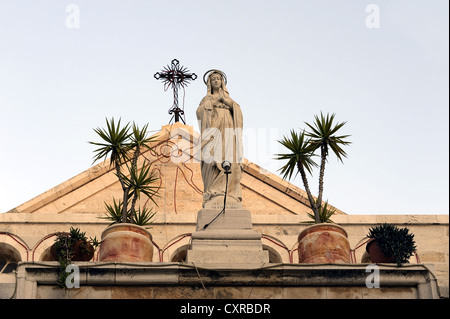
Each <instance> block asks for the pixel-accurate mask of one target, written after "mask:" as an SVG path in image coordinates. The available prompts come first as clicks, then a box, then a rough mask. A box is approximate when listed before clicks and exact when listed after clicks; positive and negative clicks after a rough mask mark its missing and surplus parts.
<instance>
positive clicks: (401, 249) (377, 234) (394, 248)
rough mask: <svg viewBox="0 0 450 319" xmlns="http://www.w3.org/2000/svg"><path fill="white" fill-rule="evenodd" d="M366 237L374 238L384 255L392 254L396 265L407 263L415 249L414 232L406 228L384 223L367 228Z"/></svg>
mask: <svg viewBox="0 0 450 319" xmlns="http://www.w3.org/2000/svg"><path fill="white" fill-rule="evenodd" d="M367 237H368V238H371V239H374V240H375V241H376V242H377V244H378V246H379V247H380V249H381V251H382V252H383V253H384V254H385V255H386V256H392V257H393V258H394V260H395V262H396V263H397V265H398V266H401V265H403V264H406V263H409V258H410V257H411V256H412V255H413V254H414V252H415V251H416V242H415V240H414V234H412V233H410V232H409V229H408V228H399V227H397V226H396V225H393V224H388V223H384V224H382V225H378V226H375V227H372V228H370V229H369V233H368V235H367Z"/></svg>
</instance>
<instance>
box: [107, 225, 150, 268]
mask: <svg viewBox="0 0 450 319" xmlns="http://www.w3.org/2000/svg"><path fill="white" fill-rule="evenodd" d="M101 238H102V241H101V244H100V256H99V260H100V261H114V262H151V261H152V259H153V244H152V235H151V234H150V233H149V232H148V231H147V230H146V229H145V228H144V227H141V226H138V225H134V224H129V223H122V224H115V225H112V226H109V227H108V228H106V229H105V230H104V231H103V233H102V237H101Z"/></svg>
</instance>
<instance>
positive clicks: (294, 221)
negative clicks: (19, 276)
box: [0, 213, 449, 226]
mask: <svg viewBox="0 0 450 319" xmlns="http://www.w3.org/2000/svg"><path fill="white" fill-rule="evenodd" d="M98 217H99V216H98V214H90V213H75V214H58V213H49V214H42V215H41V214H30V215H28V214H6V213H5V214H0V224H9V223H15V224H17V223H18V224H22V223H23V224H42V223H44V224H105V225H107V224H109V222H108V221H103V220H101V219H99V218H98ZM303 221H304V216H303V217H302V216H298V215H252V222H253V225H254V226H258V225H265V224H277V225H303V226H308V224H306V223H303ZM333 221H334V222H335V223H336V224H338V225H341V226H344V225H375V224H382V223H385V222H386V223H392V224H397V225H444V226H446V225H447V226H448V224H449V215H446V214H442V215H440V214H436V215H425V214H424V215H348V214H347V215H338V216H335V217H334V218H333ZM196 223H197V214H182V215H176V216H173V215H171V214H158V215H157V216H156V219H155V221H154V225H155V226H156V225H160V224H164V225H165V224H191V225H195V224H196Z"/></svg>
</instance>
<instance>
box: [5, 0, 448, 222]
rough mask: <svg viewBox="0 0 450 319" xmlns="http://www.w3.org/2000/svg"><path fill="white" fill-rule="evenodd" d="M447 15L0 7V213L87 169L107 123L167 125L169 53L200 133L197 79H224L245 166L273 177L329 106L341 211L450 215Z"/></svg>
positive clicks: (343, 4)
mask: <svg viewBox="0 0 450 319" xmlns="http://www.w3.org/2000/svg"><path fill="white" fill-rule="evenodd" d="M70 4H75V5H76V8H78V9H79V28H70V26H74V24H70V23H69V24H67V22H74V21H75V20H71V19H70V18H72V17H74V14H76V12H75V11H69V12H66V8H67V6H68V5H70ZM370 4H375V5H376V7H377V8H378V9H379V20H378V21H379V25H378V26H379V27H378V28H369V27H368V25H367V23H366V19H367V18H368V17H369V16H370V17H374V15H376V11H371V10H369V12H366V8H367V7H368V5H370ZM448 6H449V4H448V1H447V0H433V1H424V0H423V1H412V0H405V1H394V0H389V1H381V0H379V1H377V0H370V1H362V0H345V1H336V0H319V1H317V0H316V1H312V0H311V1H261V0H258V1H254V0H245V1H242V0H239V1H234V0H232V1H206V0H204V1H196V0H190V1H179V0H178V1H173V0H172V1H151V0H147V1H138V0H133V1H112V0H107V1H101V0H95V1H93V0H90V1H87V0H86V1H84V0H71V1H62V0H53V1H52V0H41V1H35V0H28V1H26V0H0V139H1V140H0V141H1V152H0V168H1V175H0V176H1V177H0V212H6V211H8V210H10V209H12V208H14V207H16V206H18V205H20V204H22V203H24V202H26V201H27V200H29V199H31V198H33V197H35V196H37V195H39V194H41V193H43V192H45V191H46V190H49V189H51V188H53V187H54V186H56V185H58V184H60V183H62V182H64V181H66V180H68V179H69V178H71V177H73V176H75V175H77V174H79V173H81V172H83V171H84V170H86V169H88V168H89V167H91V164H92V156H93V152H92V151H93V150H94V147H93V146H92V145H90V144H88V141H93V140H98V139H97V137H96V135H95V133H94V132H93V128H95V127H99V126H101V127H103V126H104V123H105V117H108V118H110V117H112V116H114V117H116V118H119V117H121V118H122V120H123V121H133V120H134V121H136V123H138V124H141V125H142V124H145V123H149V126H150V127H151V129H152V130H159V129H160V128H161V126H163V125H166V124H168V123H169V120H170V116H169V115H168V113H167V112H168V109H169V108H170V106H171V105H172V102H173V99H172V94H171V92H170V91H167V92H164V89H163V84H162V83H161V82H160V81H157V80H155V79H154V78H153V75H154V74H155V73H156V72H158V71H160V70H161V69H162V68H163V67H164V66H165V65H167V64H170V62H171V61H172V59H174V58H177V59H178V60H179V61H180V63H181V64H182V65H184V66H186V67H188V69H189V70H191V71H192V72H195V73H196V74H197V75H198V76H199V78H198V79H197V80H196V81H194V82H192V83H191V84H190V86H189V87H188V88H187V90H186V95H185V104H184V105H185V106H184V107H185V112H186V120H187V123H188V124H189V125H192V126H194V128H196V129H197V130H198V125H197V123H196V117H195V110H196V109H197V106H198V104H199V102H200V100H201V98H202V97H203V96H204V95H205V93H206V87H205V85H204V84H203V81H202V76H203V74H204V72H206V71H207V70H209V69H212V68H218V69H221V70H223V71H224V72H225V73H226V74H227V76H228V86H227V87H228V89H229V91H230V95H231V97H232V98H233V99H234V100H235V101H236V102H237V103H239V104H240V106H241V107H242V110H243V113H244V125H245V128H246V130H248V132H249V135H248V136H250V138H248V139H247V140H246V148H245V150H244V152H245V156H246V157H247V158H248V159H249V160H250V161H252V162H254V163H256V164H258V165H260V166H262V167H264V168H265V169H267V170H269V171H271V172H273V173H276V171H277V170H278V169H279V168H280V167H281V166H282V164H283V163H282V162H279V161H275V160H273V158H274V154H275V153H279V152H282V151H283V149H282V148H281V146H279V145H278V143H277V142H276V140H277V139H281V138H282V137H283V135H285V134H288V133H289V131H290V130H291V129H296V130H298V129H300V128H304V127H305V125H304V122H305V121H307V122H311V121H312V120H313V116H314V115H315V114H319V113H320V111H323V112H325V113H326V112H330V113H336V119H337V120H338V121H340V122H341V121H347V124H346V125H345V126H344V128H343V130H342V133H345V134H351V135H352V137H351V138H350V140H351V141H352V142H353V144H351V145H350V146H349V147H347V148H346V151H347V153H348V155H349V157H348V159H346V160H345V161H344V164H341V163H339V162H338V161H337V160H336V159H335V157H330V160H329V164H328V166H327V168H326V171H325V194H324V198H325V199H328V200H329V201H330V203H331V204H333V205H334V206H336V207H338V208H339V209H341V210H343V211H344V212H346V213H348V214H448V213H449V195H448V194H449V134H448V133H449V91H448V85H449V78H448V69H449V59H448V57H449V42H448V36H449V34H448V33H449V31H448V30H449V13H448V12H449V8H448ZM69 8H70V7H69ZM369 8H370V7H369ZM369 20H370V21H369V22H373V23H376V20H372V19H369ZM75 23H76V21H75ZM369 25H370V24H369ZM375 26H377V25H375ZM180 96H181V97H182V94H181V93H180ZM252 134H253V136H256V139H252V138H251V136H252ZM316 179H317V174H315V175H314V178H313V179H310V183H311V184H312V187H313V188H312V190H313V193H314V194H317V192H316V185H317V183H316ZM292 182H293V183H294V184H295V185H297V186H299V187H301V188H303V185H302V183H301V180H300V178H297V179H295V180H293V181H292Z"/></svg>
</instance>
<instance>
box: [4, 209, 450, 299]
mask: <svg viewBox="0 0 450 319" xmlns="http://www.w3.org/2000/svg"><path fill="white" fill-rule="evenodd" d="M98 217H99V216H98V215H95V214H19V213H16V214H14V213H7V214H0V233H1V234H0V249H1V247H13V248H14V249H15V251H16V252H17V255H18V256H20V261H22V262H26V261H28V262H30V261H35V262H37V261H40V260H41V258H42V255H43V254H44V252H45V250H46V249H48V248H49V247H50V246H51V244H52V243H53V240H54V237H47V236H48V235H49V234H50V235H51V234H53V233H55V232H61V231H68V230H69V229H70V227H71V226H74V227H79V228H80V229H81V230H82V231H85V232H86V235H87V236H92V237H93V236H96V237H97V238H100V236H101V233H102V231H103V230H104V229H105V228H106V227H107V225H108V223H107V222H105V221H103V220H100V219H99V218H98ZM196 217H197V216H196V214H159V215H157V219H156V221H155V223H154V224H153V225H152V226H151V229H150V232H151V233H152V235H153V241H154V243H155V245H156V249H155V250H154V256H153V262H156V263H158V262H172V261H180V260H181V261H182V260H183V256H184V254H183V252H185V251H186V250H187V249H188V247H189V242H190V237H189V234H190V233H192V232H194V231H195V225H196V221H197V219H196ZM448 218H449V217H448V215H383V216H381V215H338V216H336V217H335V218H334V221H335V222H336V223H338V224H339V225H341V226H342V227H344V228H345V229H346V231H347V232H348V234H349V241H350V245H351V248H352V249H355V248H356V247H357V245H358V244H359V243H361V240H363V239H364V236H365V235H366V234H367V232H368V230H369V228H370V227H372V226H374V225H376V224H380V223H384V222H389V223H394V224H397V225H399V226H401V227H408V228H410V230H411V232H412V233H414V234H415V240H416V243H417V254H418V258H419V261H420V263H426V264H433V270H432V273H433V275H434V276H436V278H437V280H438V284H439V290H440V295H441V296H443V297H448V283H449V274H448V273H449V270H448V269H449V229H448ZM252 220H253V227H254V229H255V230H257V231H258V232H260V233H261V234H263V235H266V236H263V244H264V245H265V248H266V249H267V250H269V253H270V255H271V256H272V257H271V261H272V262H281V263H285V264H291V263H293V264H296V263H297V260H298V255H297V253H296V250H295V249H296V239H297V236H298V234H299V233H300V232H301V230H303V229H304V228H305V227H307V225H305V224H301V222H302V221H304V219H303V217H302V216H295V215H273V214H270V215H254V216H252ZM1 245H3V246H1ZM363 253H364V246H361V247H360V248H358V249H356V250H355V257H356V262H357V263H360V262H361V257H362V255H363ZM96 257H97V256H96ZM96 257H94V258H96ZM410 262H411V264H415V263H417V262H418V261H417V259H416V257H412V258H411V260H410ZM11 281H12V279H11V276H7V275H2V274H0V282H3V283H5V284H8V285H9V286H8V287H10V288H8V289H12V288H11V286H12V282H11ZM3 287H6V286H3ZM1 289H2V288H0V290H1ZM5 289H6V288H5ZM302 289H303V288H302ZM333 289H334V288H333ZM333 291H337V290H333ZM5 294H7V293H5Z"/></svg>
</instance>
